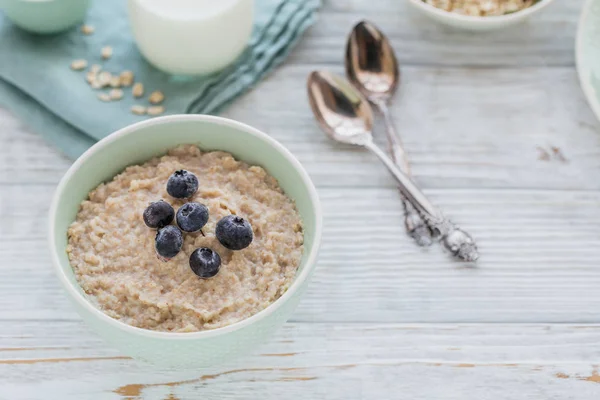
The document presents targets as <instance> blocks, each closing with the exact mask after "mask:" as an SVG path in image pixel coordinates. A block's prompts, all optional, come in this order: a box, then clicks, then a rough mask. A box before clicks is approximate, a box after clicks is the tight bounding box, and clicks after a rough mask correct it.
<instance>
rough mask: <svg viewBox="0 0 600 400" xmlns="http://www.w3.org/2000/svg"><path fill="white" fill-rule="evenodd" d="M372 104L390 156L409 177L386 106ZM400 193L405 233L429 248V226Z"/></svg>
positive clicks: (379, 101) (400, 143) (401, 148)
mask: <svg viewBox="0 0 600 400" xmlns="http://www.w3.org/2000/svg"><path fill="white" fill-rule="evenodd" d="M373 104H375V106H376V107H377V108H378V109H379V111H380V112H381V114H382V115H383V118H384V120H385V129H386V132H385V133H386V136H387V141H388V150H389V153H390V156H391V157H392V159H393V160H394V162H395V163H396V165H397V166H398V167H399V168H400V169H401V170H402V172H404V173H405V174H406V175H408V176H410V164H409V163H408V159H407V157H406V152H405V151H404V146H403V145H402V140H401V139H400V136H399V135H398V133H397V132H396V128H395V126H394V121H393V120H392V116H391V114H390V110H389V109H388V107H387V104H386V103H385V101H383V100H373ZM400 193H401V196H402V204H403V205H404V226H405V227H406V231H407V232H408V234H409V235H410V236H411V237H412V238H413V239H414V240H415V242H416V243H417V244H418V245H419V246H421V247H425V246H430V245H431V244H432V243H433V241H432V239H431V230H430V229H429V226H427V224H426V223H425V221H424V220H423V218H422V217H421V214H419V212H418V211H417V210H416V209H415V207H414V206H413V205H412V204H411V203H410V201H408V200H406V198H405V197H404V195H403V194H402V191H401V192H400Z"/></svg>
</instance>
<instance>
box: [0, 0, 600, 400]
mask: <svg viewBox="0 0 600 400" xmlns="http://www.w3.org/2000/svg"><path fill="white" fill-rule="evenodd" d="M581 3H582V1H579V0H577V1H575V0H557V1H556V4H554V5H552V6H551V7H550V8H549V9H548V10H547V12H546V13H545V14H544V15H542V16H540V17H538V18H536V19H535V20H533V21H531V22H529V23H528V24H526V25H522V26H519V27H516V28H513V29H511V30H509V31H502V32H498V33H492V34H485V35H475V34H469V33H462V32H456V31H451V30H447V29H445V28H442V27H440V26H438V25H436V24H434V23H432V22H429V21H428V20H425V19H423V18H422V17H421V16H419V15H416V14H415V13H414V12H413V11H412V10H409V9H408V7H407V5H406V4H405V2H404V1H401V0H377V1H372V0H330V1H327V2H326V4H325V6H324V8H323V11H322V13H321V17H320V21H319V22H318V23H317V25H316V26H314V28H312V29H311V30H310V32H309V33H308V35H307V36H306V38H305V39H304V40H303V42H302V44H301V45H300V47H299V48H298V49H296V51H295V52H294V54H293V55H292V57H291V59H290V60H289V61H288V62H286V64H285V65H284V66H283V67H281V68H280V69H279V70H278V71H277V72H276V73H274V74H273V75H272V76H270V77H269V78H268V79H267V80H266V81H265V82H263V83H261V84H259V85H258V86H257V87H256V89H255V90H253V91H252V92H251V93H249V94H247V95H246V96H244V97H243V98H242V99H240V100H239V101H238V102H237V103H236V104H235V105H234V106H232V107H231V108H230V109H229V111H228V112H226V113H225V115H226V116H228V117H231V118H235V119H238V120H241V121H243V122H246V123H249V124H252V125H254V126H256V127H258V128H260V129H262V130H264V131H266V132H268V133H270V134H271V135H272V136H273V137H275V138H276V139H277V140H279V141H281V142H282V143H283V144H284V145H285V146H287V147H288V148H289V149H290V150H291V151H292V152H293V153H294V154H295V155H296V156H297V157H298V158H299V159H300V161H301V162H302V163H303V164H304V165H305V167H306V168H307V169H308V171H309V173H310V174H311V176H312V178H313V179H314V181H315V183H316V185H317V186H318V189H319V192H320V196H321V199H322V202H323V206H324V210H325V234H324V242H323V249H322V255H321V258H320V263H319V267H318V269H317V272H316V274H315V277H314V280H313V282H312V284H311V287H310V289H309V292H308V294H307V295H306V297H305V299H304V300H303V302H302V303H301V305H300V307H299V309H298V310H297V312H296V313H295V314H294V316H293V318H292V320H291V321H290V322H289V323H287V324H286V325H285V326H284V328H283V329H282V330H281V331H280V332H279V334H278V335H277V337H276V338H275V340H273V341H272V342H270V343H268V344H266V345H264V346H263V347H262V348H260V349H258V350H257V351H256V352H255V353H254V355H252V356H251V357H248V358H246V359H243V360H239V361H238V362H235V363H232V364H230V365H226V366H223V367H219V368H217V369H213V370H210V371H185V372H179V373H175V372H166V371H155V370H152V369H150V368H148V367H143V366H139V365H138V364H136V363H135V362H134V361H132V360H129V359H127V358H125V357H123V356H121V355H120V354H119V352H117V351H115V350H113V349H111V348H109V347H108V346H107V345H105V344H104V343H103V342H102V341H101V340H100V339H99V338H98V337H96V336H95V335H94V334H93V333H91V332H90V331H88V330H87V328H86V327H85V326H84V325H83V324H82V323H81V322H80V318H79V317H78V315H77V314H76V313H75V312H74V310H73V309H72V308H71V305H70V304H69V303H68V302H67V299H66V297H65V296H64V295H63V293H62V292H61V288H60V287H59V285H58V283H57V280H56V279H55V277H54V276H53V272H52V270H51V268H50V265H49V264H50V262H49V258H48V252H47V250H46V241H45V224H46V213H47V210H48V206H49V201H50V197H51V195H52V193H53V191H54V188H55V186H56V184H57V182H58V180H59V179H60V177H61V176H62V174H63V173H64V172H65V170H66V169H67V167H68V166H69V164H70V160H68V159H66V158H65V157H63V156H61V155H60V154H59V153H58V152H57V151H55V150H54V149H53V148H52V147H51V146H49V145H47V144H46V143H44V142H43V141H42V140H41V139H40V138H39V137H38V136H37V135H36V134H35V133H33V132H30V131H29V130H28V129H27V127H26V122H25V121H23V122H21V121H18V120H16V119H15V118H14V117H12V116H11V115H10V114H9V113H8V112H6V111H0V399H2V400H24V399H77V400H83V399H115V400H117V399H160V400H167V399H169V400H175V399H180V400H183V399H281V398H284V399H289V398H293V399H307V400H313V399H319V398H322V399H328V400H333V399H343V400H352V399H368V400H371V399H385V400H389V399H427V400H429V399H443V398H445V399H461V400H463V399H467V400H470V399H473V400H485V399H511V400H521V399H536V400H537V399H544V400H564V399H577V400H580V399H598V398H600V367H599V366H598V365H600V324H599V323H600V308H599V303H598V302H599V301H600V264H599V259H600V227H599V225H600V129H599V128H600V125H599V124H598V123H597V121H596V119H595V118H594V116H593V114H592V112H591V111H590V109H589V107H588V106H587V104H586V103H585V100H584V98H583V95H582V93H581V91H580V89H579V86H578V80H577V76H576V73H575V68H574V62H573V58H574V57H573V43H574V36H575V31H576V23H577V18H578V14H579V11H580V8H581ZM361 18H368V19H370V20H372V21H373V22H375V23H376V24H378V25H379V26H381V28H383V29H384V31H385V32H387V33H388V34H389V36H390V37H391V39H392V40H393V44H394V46H395V48H396V50H397V52H398V55H399V59H400V61H401V62H402V76H403V84H402V88H401V92H402V93H401V95H400V96H399V97H398V98H397V99H396V101H395V103H394V106H393V112H394V115H395V118H396V119H397V123H398V127H399V128H400V131H401V132H402V135H403V137H404V142H405V144H406V147H407V150H408V153H409V154H410V158H411V161H412V163H413V170H414V174H415V176H416V180H417V181H418V182H419V183H420V184H421V185H422V186H423V187H424V188H425V190H426V192H427V193H428V194H429V195H431V197H432V198H433V200H434V201H435V202H437V203H438V204H439V205H440V206H441V207H442V208H443V209H445V210H446V212H447V213H448V214H449V215H450V216H451V217H452V218H453V219H454V220H455V221H457V222H459V223H460V224H461V225H462V226H463V227H465V228H466V229H468V230H469V231H470V232H471V233H472V234H473V235H474V236H475V237H476V238H477V239H478V241H479V244H480V249H481V252H482V258H481V261H480V263H479V266H478V268H466V267H464V266H463V265H461V264H460V263H457V262H454V261H452V260H450V259H449V258H448V256H446V255H445V254H444V253H442V251H441V250H440V249H439V248H438V247H437V246H436V247H432V248H431V249H429V250H421V249H418V248H417V247H415V245H414V244H413V243H412V241H411V240H410V239H408V238H407V237H406V236H405V234H404V232H403V228H402V218H401V207H400V202H399V200H398V194H397V192H396V190H395V189H394V186H393V182H392V180H391V179H390V178H389V177H388V176H387V174H386V172H385V171H384V169H383V168H382V167H381V166H380V164H379V163H378V161H376V160H375V159H374V158H373V157H372V156H371V155H369V154H367V153H366V152H363V151H360V150H356V149H351V148H349V147H340V146H338V145H335V144H333V143H331V142H329V141H328V140H327V139H326V138H325V136H324V135H323V134H322V133H321V132H320V131H319V130H318V129H317V127H316V124H315V123H314V121H313V119H312V116H311V113H310V110H309V108H308V105H307V101H306V94H305V78H306V76H307V75H308V73H309V72H310V71H311V70H313V69H315V68H327V69H331V70H334V71H337V72H342V64H341V60H342V54H343V46H344V42H345V35H346V34H347V32H348V30H349V29H350V28H351V26H352V25H353V24H354V23H355V22H357V21H358V20H359V19H361ZM553 146H554V147H557V148H559V149H560V151H561V152H562V154H564V157H566V159H568V161H567V162H565V161H561V160H558V159H554V158H552V159H551V160H542V159H540V150H539V148H544V149H548V151H549V152H550V153H551V152H552V150H551V147H553Z"/></svg>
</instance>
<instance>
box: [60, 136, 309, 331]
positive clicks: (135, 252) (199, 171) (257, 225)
mask: <svg viewBox="0 0 600 400" xmlns="http://www.w3.org/2000/svg"><path fill="white" fill-rule="evenodd" d="M181 170H187V171H189V172H190V173H191V174H193V175H195V176H197V180H198V189H197V192H195V194H194V195H193V196H192V197H191V198H188V199H185V200H184V199H177V198H174V197H172V196H170V195H169V194H168V193H167V188H166V186H167V185H166V183H167V181H168V180H169V177H170V176H172V175H173V174H174V172H175V171H181ZM160 200H164V201H165V202H167V203H169V204H170V205H171V206H172V207H173V209H174V210H177V209H178V208H181V207H182V206H183V205H185V204H186V203H188V202H194V203H195V204H197V203H200V204H201V205H202V206H206V207H207V208H208V220H207V222H205V224H204V225H203V228H202V230H200V231H198V232H193V233H189V232H184V235H183V243H182V245H181V247H180V251H179V252H178V253H177V254H176V255H175V256H173V257H172V258H170V259H168V261H164V260H161V258H160V257H157V253H156V251H155V240H157V236H158V235H157V231H156V230H152V229H150V228H149V227H148V226H146V224H145V223H144V222H145V219H144V218H145V217H146V216H145V215H144V218H143V216H142V214H144V210H145V209H146V207H148V204H149V203H151V202H158V201H160ZM160 204H161V205H165V206H166V207H169V206H168V205H166V204H164V203H160ZM190 209H191V208H190ZM238 217H239V218H238ZM178 218H179V215H178ZM232 218H233V219H236V220H237V219H239V220H243V221H244V222H246V221H247V223H249V225H250V226H251V229H252V231H253V239H252V242H251V243H250V244H249V245H248V246H247V247H245V248H243V249H240V250H238V251H234V250H231V249H230V248H231V247H230V246H228V247H230V248H226V247H224V246H223V244H221V243H225V242H223V241H221V242H220V241H219V240H217V237H216V236H215V230H218V229H217V224H220V223H221V221H228V220H230V219H232ZM229 222H231V221H229ZM174 225H175V222H173V223H172V225H168V228H171V229H177V227H176V226H174ZM177 230H178V229H177ZM180 244H181V243H180ZM204 248H206V249H212V250H213V251H214V253H218V255H219V256H220V259H219V263H220V270H219V272H218V274H216V275H214V276H212V277H211V278H210V279H201V278H200V277H199V276H201V275H200V274H199V273H198V272H197V271H195V270H192V269H191V268H190V265H192V264H191V261H192V259H193V258H194V256H195V255H196V254H198V252H197V251H196V250H198V249H204ZM236 250H237V249H236ZM302 251H303V230H302V222H301V219H300V216H299V214H298V211H297V210H296V207H295V204H294V202H293V201H292V200H291V199H290V198H288V197H287V196H286V195H285V194H284V193H283V191H282V189H281V188H280V187H279V184H278V182H277V180H276V179H275V178H273V177H271V176H270V175H269V174H267V173H266V171H265V170H264V169H263V168H261V167H257V166H250V165H248V164H246V163H243V162H240V161H237V160H235V159H234V158H233V156H232V155H231V154H228V153H225V152H219V151H214V152H201V150H200V149H199V148H198V147H196V146H193V145H184V146H180V147H177V148H175V149H172V150H171V151H169V152H168V154H167V155H165V156H163V157H158V158H154V159H152V160H150V161H148V162H146V163H144V164H141V165H135V166H130V167H128V168H126V169H125V171H123V172H122V173H120V174H119V175H117V176H115V177H114V178H113V179H112V180H111V181H110V182H107V183H103V184H101V185H100V186H98V187H97V188H96V189H94V190H92V191H91V192H90V194H89V197H88V199H86V200H85V201H83V202H82V203H81V207H80V210H79V212H78V214H77V217H76V220H75V222H73V224H71V226H70V227H69V230H68V245H67V253H68V256H69V260H70V263H71V265H72V267H73V270H74V272H75V276H76V278H77V281H78V282H79V284H80V285H81V287H82V288H83V290H84V291H85V292H86V293H87V294H88V295H89V297H90V298H91V299H92V301H93V302H94V303H95V304H96V305H97V306H98V307H99V308H100V309H101V310H102V311H103V312H105V313H106V314H108V315H109V316H111V317H113V318H116V319H118V320H121V321H123V322H125V323H127V324H130V325H133V326H136V327H140V328H145V329H151V330H157V331H171V332H194V331H201V330H207V329H214V328H218V327H222V326H226V325H229V324H232V323H235V322H238V321H240V320H242V319H245V318H248V317H250V316H252V315H254V314H256V313H257V312H259V311H261V310H263V309H264V308H266V307H267V306H268V305H270V304H271V303H273V302H274V301H275V300H277V299H278V298H279V297H280V296H281V295H282V294H283V293H284V292H285V291H286V290H287V288H288V287H289V285H290V284H291V283H292V281H293V279H294V277H295V275H296V270H297V268H298V265H299V264H300V259H301V256H302ZM194 253H196V254H194ZM212 255H213V256H214V254H212ZM190 257H191V258H190ZM217 267H218V266H217Z"/></svg>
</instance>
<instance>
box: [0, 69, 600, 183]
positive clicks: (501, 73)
mask: <svg viewBox="0 0 600 400" xmlns="http://www.w3.org/2000/svg"><path fill="white" fill-rule="evenodd" d="M313 68H317V67H316V66H310V65H307V66H286V67H283V68H282V69H281V70H280V71H278V72H277V73H276V74H275V75H273V76H272V77H271V79H268V80H267V81H266V82H264V83H262V84H261V87H260V90H256V91H253V92H251V93H249V94H248V95H246V96H244V97H243V98H241V99H240V100H239V101H238V102H237V103H236V105H235V107H233V108H232V109H230V110H229V111H227V112H226V113H225V114H224V115H225V116H228V117H231V118H234V119H237V120H240V121H242V122H246V123H248V124H251V125H254V126H256V127H257V128H259V129H262V130H264V131H266V132H267V133H269V134H270V135H272V136H273V137H274V138H276V139H277V140H279V141H281V143H283V144H284V145H285V146H286V147H288V148H289V149H290V150H291V151H292V152H293V153H294V154H295V155H296V156H297V157H298V159H299V160H300V161H301V162H302V163H303V164H304V166H305V167H306V168H307V170H308V171H309V173H310V175H311V176H312V178H313V180H314V181H315V183H316V184H317V185H318V186H320V187H339V186H344V187H347V186H352V187H365V186H368V187H381V186H386V187H392V186H393V181H392V180H391V179H390V178H389V177H388V175H387V172H386V171H385V170H384V169H383V167H382V166H381V165H380V163H379V162H378V161H377V160H376V159H375V157H374V156H372V155H370V154H368V153H367V152H365V151H364V150H362V149H355V148H352V147H349V146H340V145H339V144H336V143H333V142H331V141H330V140H329V139H327V138H326V137H325V135H324V134H323V133H322V132H321V131H320V130H319V129H318V127H317V125H316V123H315V122H314V120H313V117H312V115H311V112H310V110H309V108H308V104H307V101H306V97H305V79H306V76H307V75H308V73H309V72H310V71H311V70H312V69H313ZM335 70H336V71H338V72H341V69H340V68H339V67H337V68H335ZM403 76H404V84H403V87H402V90H401V92H402V93H401V95H400V96H399V98H398V99H397V100H396V101H395V102H394V104H393V112H394V115H395V118H396V120H397V125H398V127H399V129H400V131H401V132H402V136H403V139H404V142H405V145H406V148H407V151H408V154H409V157H410V160H411V162H412V164H413V171H414V174H415V177H416V178H415V179H416V180H417V181H418V182H419V183H420V184H421V185H422V186H423V187H425V188H473V189H481V188H523V189H533V188H535V189H574V190H599V189H600V179H598V176H600V135H598V125H597V122H596V121H595V117H594V116H593V114H592V112H591V110H590V109H589V107H588V106H587V104H586V103H585V100H584V98H583V95H582V94H581V92H580V90H579V87H578V84H577V77H576V74H575V72H574V70H573V69H572V68H553V69H540V68H524V69H490V70H479V69H450V70H448V69H442V68H435V67H432V68H429V67H427V68H424V67H408V68H404V70H403ZM0 121H1V122H0V141H1V142H2V143H3V145H2V147H1V148H0V184H10V185H14V184H20V183H26V184H31V183H45V184H50V185H55V184H56V183H57V182H58V180H59V179H60V177H61V176H62V174H63V173H64V172H65V170H66V169H67V167H68V165H69V161H68V160H67V159H65V158H64V157H60V156H58V153H57V152H56V151H55V150H53V149H51V148H50V147H49V146H47V145H45V144H44V142H43V140H42V139H40V138H39V137H38V136H37V135H35V134H33V133H29V132H27V131H26V130H24V129H23V126H24V125H23V124H24V123H20V122H16V121H15V119H14V118H12V117H10V116H9V115H8V114H7V113H6V112H0ZM381 131H382V130H381V127H380V126H378V127H377V129H376V133H379V135H376V136H378V140H379V141H380V142H381V137H380V136H381V135H380V132H381ZM539 147H543V148H544V149H546V151H548V152H550V153H552V149H551V148H552V147H557V148H560V149H561V151H562V153H563V154H564V156H565V157H566V158H567V159H568V162H563V161H560V160H559V159H556V158H553V159H551V160H549V161H543V160H540V159H539V156H540V150H539V149H538V148H539ZM349 171H351V172H349Z"/></svg>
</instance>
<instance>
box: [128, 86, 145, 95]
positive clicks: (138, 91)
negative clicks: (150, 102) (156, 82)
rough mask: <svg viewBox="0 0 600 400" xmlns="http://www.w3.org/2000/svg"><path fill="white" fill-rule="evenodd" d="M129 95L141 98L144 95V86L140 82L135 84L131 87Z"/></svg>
mask: <svg viewBox="0 0 600 400" xmlns="http://www.w3.org/2000/svg"><path fill="white" fill-rule="evenodd" d="M131 93H133V95H134V96H135V97H142V96H143V95H144V85H143V84H142V83H141V82H137V83H136V84H134V85H133V89H131Z"/></svg>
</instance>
